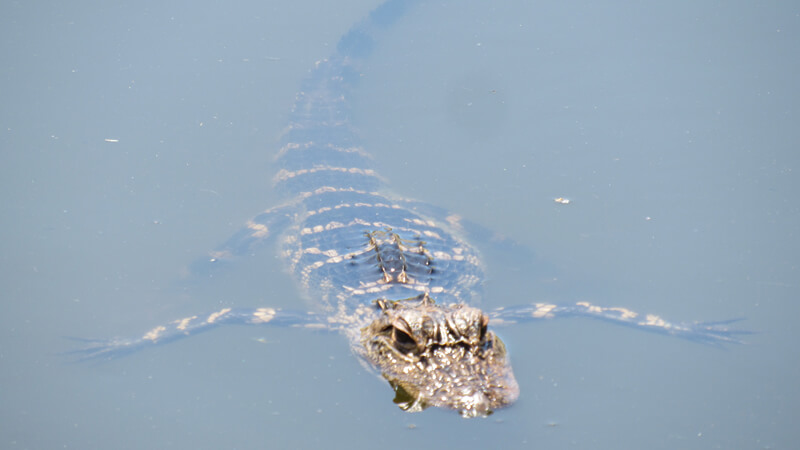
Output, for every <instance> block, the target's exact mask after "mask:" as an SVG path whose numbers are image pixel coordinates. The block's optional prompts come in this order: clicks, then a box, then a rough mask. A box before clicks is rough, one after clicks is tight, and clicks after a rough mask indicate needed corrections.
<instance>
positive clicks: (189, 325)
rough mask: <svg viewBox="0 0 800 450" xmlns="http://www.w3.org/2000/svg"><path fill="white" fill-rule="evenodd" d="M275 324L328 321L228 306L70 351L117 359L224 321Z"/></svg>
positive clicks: (83, 356)
mask: <svg viewBox="0 0 800 450" xmlns="http://www.w3.org/2000/svg"><path fill="white" fill-rule="evenodd" d="M230 324H234V325H272V326H284V327H285V326H294V327H309V328H324V327H325V326H326V325H325V324H324V323H323V322H322V321H320V320H319V317H318V316H317V315H315V314H313V313H303V312H294V311H282V310H279V309H274V308H236V309H232V308H224V309H221V310H219V311H215V312H212V313H210V314H205V315H198V316H190V317H184V318H182V319H178V320H173V321H172V322H169V323H167V324H165V325H160V326H157V327H155V328H153V329H151V330H148V331H147V332H145V333H144V334H142V335H141V336H138V337H134V338H114V339H108V340H87V339H79V338H74V339H75V340H79V341H82V342H86V343H87V346H86V347H84V348H82V349H78V350H74V351H71V352H68V353H70V354H76V355H79V360H81V361H83V360H90V359H114V358H119V357H121V356H124V355H127V354H129V353H133V352H136V351H139V350H142V349H145V348H148V347H155V346H157V345H162V344H166V343H168V342H172V341H176V340H178V339H183V338H185V337H189V336H193V335H195V334H198V333H202V332H204V331H208V330H211V329H213V328H216V327H218V326H220V325H230Z"/></svg>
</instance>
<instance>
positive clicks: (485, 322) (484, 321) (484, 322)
mask: <svg viewBox="0 0 800 450" xmlns="http://www.w3.org/2000/svg"><path fill="white" fill-rule="evenodd" d="M488 331H489V318H488V317H486V315H482V316H481V331H480V333H481V334H480V342H483V341H484V340H485V339H486V333H487V332H488Z"/></svg>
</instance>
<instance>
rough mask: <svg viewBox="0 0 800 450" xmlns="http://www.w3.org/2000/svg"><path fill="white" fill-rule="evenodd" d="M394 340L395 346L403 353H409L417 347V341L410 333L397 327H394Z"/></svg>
mask: <svg viewBox="0 0 800 450" xmlns="http://www.w3.org/2000/svg"><path fill="white" fill-rule="evenodd" d="M392 342H393V343H394V346H395V348H396V349H397V350H399V351H401V352H403V353H409V352H411V351H412V350H415V349H416V348H417V341H415V340H414V338H412V337H411V335H410V334H408V333H406V332H405V331H403V330H401V329H400V328H397V327H394V328H393V329H392Z"/></svg>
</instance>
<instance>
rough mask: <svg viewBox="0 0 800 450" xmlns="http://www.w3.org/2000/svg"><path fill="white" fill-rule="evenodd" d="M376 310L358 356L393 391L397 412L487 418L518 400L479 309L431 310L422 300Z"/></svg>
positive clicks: (449, 307) (455, 306)
mask: <svg viewBox="0 0 800 450" xmlns="http://www.w3.org/2000/svg"><path fill="white" fill-rule="evenodd" d="M378 306H379V307H380V309H381V315H380V317H379V318H378V319H376V320H375V321H373V322H372V323H371V324H370V325H369V326H368V327H365V328H364V329H363V330H362V332H361V345H362V347H363V348H362V351H363V354H362V356H363V357H364V358H365V359H366V360H367V361H369V362H370V363H372V365H374V366H375V367H377V368H378V369H379V370H380V371H381V372H382V374H383V376H384V377H385V378H386V379H387V380H388V381H389V383H390V384H391V385H392V387H394V389H395V391H396V392H397V396H396V398H395V402H396V403H398V404H399V405H400V407H401V408H403V409H405V410H407V411H420V410H422V409H425V408H427V407H428V406H436V407H441V408H450V409H455V410H457V411H459V413H460V414H461V415H462V416H464V417H476V416H487V415H489V414H491V413H492V412H493V411H494V410H495V409H498V408H502V407H504V406H507V405H509V404H511V403H513V402H514V401H515V400H516V399H517V397H518V396H519V387H518V386H517V381H516V379H515V378H514V372H513V371H512V369H511V364H510V363H509V361H508V357H507V355H506V349H505V346H504V345H503V342H502V341H501V340H500V338H498V337H497V336H495V334H494V333H493V332H491V331H489V330H488V325H489V317H488V316H486V314H484V313H483V312H482V311H481V310H479V309H477V308H472V307H470V306H467V305H463V304H452V305H447V306H440V305H436V304H435V303H434V302H433V300H432V299H431V298H430V297H428V296H427V295H423V296H422V297H421V298H420V299H418V300H417V299H414V300H405V301H394V302H389V301H383V300H379V301H378Z"/></svg>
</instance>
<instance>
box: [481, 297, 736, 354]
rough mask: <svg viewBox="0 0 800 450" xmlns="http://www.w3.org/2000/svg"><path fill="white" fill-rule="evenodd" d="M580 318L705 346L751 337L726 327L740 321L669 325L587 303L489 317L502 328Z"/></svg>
mask: <svg viewBox="0 0 800 450" xmlns="http://www.w3.org/2000/svg"><path fill="white" fill-rule="evenodd" d="M567 316H582V317H591V318H594V319H600V320H604V321H607V322H612V323H615V324H618V325H625V326H628V327H632V328H637V329H640V330H645V331H651V332H655V333H659V334H667V335H670V336H677V337H680V338H684V339H688V340H690V341H696V342H702V343H705V344H713V345H721V344H741V343H742V341H741V340H740V339H739V338H738V336H739V335H745V334H752V332H751V331H746V330H736V329H731V328H729V327H728V325H730V324H731V323H734V322H737V321H739V320H741V319H732V320H725V321H718V322H671V321H669V320H666V319H664V318H662V317H661V316H657V315H655V314H640V313H637V312H634V311H631V310H629V309H627V308H620V307H607V306H597V305H593V304H591V303H589V302H577V303H575V304H571V305H556V304H552V303H533V304H530V305H518V306H512V307H509V308H498V309H496V310H494V311H493V312H492V313H491V314H490V318H491V324H492V325H493V326H503V325H508V324H511V323H517V322H527V321H531V320H538V319H553V318H557V317H567Z"/></svg>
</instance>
